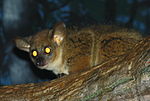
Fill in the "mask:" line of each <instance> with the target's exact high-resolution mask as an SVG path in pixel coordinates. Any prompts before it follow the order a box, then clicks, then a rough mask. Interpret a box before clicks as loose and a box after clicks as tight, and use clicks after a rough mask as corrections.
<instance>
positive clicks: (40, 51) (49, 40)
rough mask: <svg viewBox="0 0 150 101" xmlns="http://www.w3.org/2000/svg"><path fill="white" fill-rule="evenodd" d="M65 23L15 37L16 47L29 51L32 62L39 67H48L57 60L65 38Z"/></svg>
mask: <svg viewBox="0 0 150 101" xmlns="http://www.w3.org/2000/svg"><path fill="white" fill-rule="evenodd" d="M65 29H66V28H65V24H64V23H58V24H56V25H55V26H54V27H53V29H50V30H48V29H47V30H43V31H41V32H38V33H37V34H35V35H34V36H29V37H25V38H16V39H15V43H16V46H17V48H19V49H21V50H23V51H26V52H29V54H30V57H31V60H32V61H33V63H34V64H35V65H36V66H37V67H39V68H41V69H47V68H50V67H49V66H50V65H53V64H54V62H55V61H57V59H58V56H59V52H58V50H59V47H61V45H62V43H63V40H64V38H65V31H66V30H65Z"/></svg>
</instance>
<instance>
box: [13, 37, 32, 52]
mask: <svg viewBox="0 0 150 101" xmlns="http://www.w3.org/2000/svg"><path fill="white" fill-rule="evenodd" d="M30 40H31V36H30V37H25V38H16V39H15V44H16V47H17V48H19V49H20V50H23V51H26V52H29V48H30Z"/></svg>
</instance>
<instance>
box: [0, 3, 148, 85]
mask: <svg viewBox="0 0 150 101" xmlns="http://www.w3.org/2000/svg"><path fill="white" fill-rule="evenodd" d="M59 21H63V22H65V24H66V25H68V26H69V25H77V26H79V27H83V26H87V25H91V24H109V25H110V24H111V25H118V26H123V27H129V28H134V29H136V30H138V31H140V32H141V33H142V35H143V36H148V34H150V0H0V85H11V84H21V83H30V82H40V81H45V80H49V79H53V78H56V76H55V75H52V73H51V72H49V71H46V70H39V69H37V68H36V67H35V66H34V65H33V63H32V62H31V61H30V59H29V56H28V54H27V53H26V52H23V51H20V50H18V49H16V48H15V46H14V43H13V39H14V38H15V37H16V36H28V35H32V34H34V33H36V32H37V31H40V30H42V29H45V28H51V27H52V25H53V24H55V23H56V22H59Z"/></svg>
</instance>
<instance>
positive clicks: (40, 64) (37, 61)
mask: <svg viewBox="0 0 150 101" xmlns="http://www.w3.org/2000/svg"><path fill="white" fill-rule="evenodd" d="M36 65H37V66H44V65H45V62H44V58H42V57H38V58H37V59H36Z"/></svg>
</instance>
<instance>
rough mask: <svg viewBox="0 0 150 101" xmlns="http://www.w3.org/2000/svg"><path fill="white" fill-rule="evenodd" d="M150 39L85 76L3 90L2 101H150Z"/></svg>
mask: <svg viewBox="0 0 150 101" xmlns="http://www.w3.org/2000/svg"><path fill="white" fill-rule="evenodd" d="M149 88H150V37H149V38H146V39H144V40H142V41H141V42H139V43H138V44H137V45H136V46H135V47H134V49H133V50H132V51H131V52H130V53H128V54H126V55H125V56H122V57H120V58H116V59H113V60H110V61H107V62H106V63H103V64H101V65H98V66H96V67H94V68H92V69H90V70H88V71H85V72H83V73H76V74H72V75H69V76H64V77H62V78H59V79H56V80H52V81H49V82H43V83H37V84H22V85H13V86H4V87H0V99H1V101H14V100H15V101H78V100H79V101H91V100H92V101H98V100H102V101H129V100H130V101H149V99H150V89H149Z"/></svg>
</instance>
